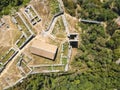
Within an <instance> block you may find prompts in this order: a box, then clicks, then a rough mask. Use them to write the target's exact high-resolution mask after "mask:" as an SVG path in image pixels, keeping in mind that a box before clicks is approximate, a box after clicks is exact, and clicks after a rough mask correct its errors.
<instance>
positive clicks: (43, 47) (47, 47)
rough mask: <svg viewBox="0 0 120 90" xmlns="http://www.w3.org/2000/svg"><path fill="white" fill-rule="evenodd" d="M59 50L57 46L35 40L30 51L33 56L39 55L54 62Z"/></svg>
mask: <svg viewBox="0 0 120 90" xmlns="http://www.w3.org/2000/svg"><path fill="white" fill-rule="evenodd" d="M57 50H58V47H57V46H55V45H51V44H48V43H45V42H41V41H40V40H35V41H34V42H33V43H32V45H31V47H30V51H31V53H32V54H35V55H39V56H42V57H45V58H48V59H52V60H54V59H55V57H56V54H57Z"/></svg>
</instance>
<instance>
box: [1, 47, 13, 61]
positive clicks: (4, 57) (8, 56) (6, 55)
mask: <svg viewBox="0 0 120 90" xmlns="http://www.w3.org/2000/svg"><path fill="white" fill-rule="evenodd" d="M14 53H15V51H14V50H13V49H11V50H10V51H9V53H8V54H5V56H3V59H2V60H1V62H2V63H5V62H6V61H7V60H8V59H9V58H10V57H11V56H12V55H13V54H14Z"/></svg>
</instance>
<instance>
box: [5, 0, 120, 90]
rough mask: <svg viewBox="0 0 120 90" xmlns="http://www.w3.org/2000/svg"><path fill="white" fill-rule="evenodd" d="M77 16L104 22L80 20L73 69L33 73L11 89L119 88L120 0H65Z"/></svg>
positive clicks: (91, 89)
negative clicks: (60, 71)
mask: <svg viewBox="0 0 120 90" xmlns="http://www.w3.org/2000/svg"><path fill="white" fill-rule="evenodd" d="M4 1H5V0H4ZM63 2H64V5H65V9H66V12H67V13H69V14H70V15H71V16H73V17H76V18H78V19H79V18H83V19H89V20H97V21H102V22H104V24H89V23H82V22H81V23H78V24H79V26H80V27H81V29H82V32H80V38H81V42H80V46H79V48H78V54H77V55H76V56H75V58H74V60H73V62H72V63H71V66H72V68H74V69H75V71H74V72H71V71H70V72H68V73H63V74H61V73H50V74H37V75H30V76H29V77H28V78H27V79H25V80H23V83H19V84H17V85H16V86H14V87H12V88H10V89H9V90H120V65H118V64H116V63H115V62H116V61H117V60H118V59H119V58H120V26H118V25H117V24H116V23H115V20H114V19H116V18H117V17H118V16H119V15H120V0H106V1H105V2H100V0H63Z"/></svg>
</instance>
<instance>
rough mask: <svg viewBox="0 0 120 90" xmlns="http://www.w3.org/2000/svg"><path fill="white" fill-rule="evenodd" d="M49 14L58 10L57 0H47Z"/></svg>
mask: <svg viewBox="0 0 120 90" xmlns="http://www.w3.org/2000/svg"><path fill="white" fill-rule="evenodd" d="M49 4H50V11H51V14H53V15H54V14H56V13H58V12H60V9H59V2H58V1H57V0H49Z"/></svg>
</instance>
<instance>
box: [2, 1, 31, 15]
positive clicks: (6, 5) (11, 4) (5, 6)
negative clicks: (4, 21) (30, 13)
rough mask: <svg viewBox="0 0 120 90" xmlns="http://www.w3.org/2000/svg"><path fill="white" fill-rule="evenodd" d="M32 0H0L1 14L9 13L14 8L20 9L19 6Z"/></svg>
mask: <svg viewBox="0 0 120 90" xmlns="http://www.w3.org/2000/svg"><path fill="white" fill-rule="evenodd" d="M29 1H30V0H0V16H2V15H8V14H10V13H11V10H12V9H18V7H19V6H21V5H25V4H26V3H28V2H29Z"/></svg>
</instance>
